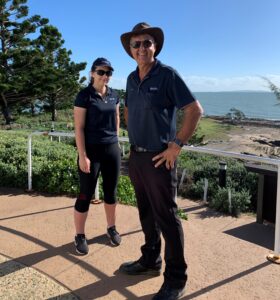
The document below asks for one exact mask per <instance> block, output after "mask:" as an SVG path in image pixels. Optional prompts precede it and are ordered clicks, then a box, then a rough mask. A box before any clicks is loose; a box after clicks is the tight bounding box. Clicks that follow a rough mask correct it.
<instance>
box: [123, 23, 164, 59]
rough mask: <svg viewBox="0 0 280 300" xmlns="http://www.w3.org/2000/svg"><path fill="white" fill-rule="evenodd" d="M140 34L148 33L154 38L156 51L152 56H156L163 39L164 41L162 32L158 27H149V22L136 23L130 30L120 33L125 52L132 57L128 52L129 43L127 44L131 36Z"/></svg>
mask: <svg viewBox="0 0 280 300" xmlns="http://www.w3.org/2000/svg"><path fill="white" fill-rule="evenodd" d="M140 34H149V35H151V36H152V37H153V38H154V39H155V42H156V52H155V55H154V57H156V56H157V55H158V54H159V53H160V51H161V48H162V45H163V41H164V34H163V31H162V30H161V29H160V28H159V27H151V26H150V25H149V24H147V23H145V22H141V23H138V24H136V25H135V26H134V27H133V29H132V31H130V32H126V33H123V34H122V35H121V42H122V45H123V47H124V49H125V51H126V52H127V54H128V55H129V56H131V57H132V55H131V52H130V44H129V43H130V39H131V37H132V36H134V35H140Z"/></svg>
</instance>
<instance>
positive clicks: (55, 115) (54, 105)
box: [51, 96, 57, 122]
mask: <svg viewBox="0 0 280 300" xmlns="http://www.w3.org/2000/svg"><path fill="white" fill-rule="evenodd" d="M51 111H52V121H53V122H55V121H56V117H57V111H56V101H55V96H54V97H52V99H51Z"/></svg>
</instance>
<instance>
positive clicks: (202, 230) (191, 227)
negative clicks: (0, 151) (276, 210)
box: [0, 188, 280, 300]
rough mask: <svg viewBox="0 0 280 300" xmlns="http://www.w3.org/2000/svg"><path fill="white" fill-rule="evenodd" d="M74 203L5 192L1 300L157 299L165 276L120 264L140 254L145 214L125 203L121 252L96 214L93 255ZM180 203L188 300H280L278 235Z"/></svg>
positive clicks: (0, 221) (97, 210)
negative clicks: (128, 270) (77, 233)
mask: <svg viewBox="0 0 280 300" xmlns="http://www.w3.org/2000/svg"><path fill="white" fill-rule="evenodd" d="M73 204H74V199H71V198H68V197H53V196H45V195H36V194H25V193H24V192H22V191H19V190H11V189H9V190H8V189H3V188H1V189H0V207H1V213H0V254H1V255H0V276H1V279H0V299H36V300H37V299H114V300H118V299H147V300H148V299H151V297H152V296H153V294H154V293H155V292H156V291H157V290H158V288H159V287H160V285H161V284H162V276H160V277H156V278H149V277H145V276H135V277H130V276H126V275H123V274H120V273H119V272H118V267H119V265H120V264H121V263H122V262H124V261H128V260H134V259H136V258H138V257H139V255H140V251H139V248H140V245H141V244H142V243H143V235H142V233H141V228H140V224H139V221H138V214H137V209H136V208H134V207H129V206H123V205H119V207H118V230H119V231H120V232H121V234H122V236H123V242H122V244H121V246H119V247H111V246H110V245H109V243H108V240H107V237H106V235H105V228H106V223H105V217H104V211H103V205H102V204H99V205H92V206H91V208H90V213H89V218H88V223H87V237H88V239H89V248H90V253H89V254H88V255H86V256H78V255H77V254H76V253H75V251H74V245H73V219H72V217H73ZM179 205H180V207H182V208H183V209H184V210H185V211H186V212H187V213H188V216H189V220H188V221H183V227H184V231H185V238H186V258H187V261H188V265H189V269H188V274H189V281H188V292H187V296H186V297H185V298H184V299H213V300H214V299H215V300H219V299H223V300H224V299H227V300H228V299H238V300H240V299H246V300H248V299H270V300H273V299H275V300H276V299H279V297H280V296H279V295H280V286H279V278H280V266H279V265H275V264H272V263H270V262H268V261H267V260H266V255H267V254H268V253H269V252H272V249H273V240H274V229H273V227H271V226H265V225H260V224H256V223H255V219H254V218H253V217H251V216H242V217H241V218H238V219H235V218H231V217H228V216H223V215H220V214H218V213H215V212H213V211H211V210H209V209H207V208H206V207H205V206H203V205H201V204H199V203H197V202H192V201H189V200H186V199H181V200H179Z"/></svg>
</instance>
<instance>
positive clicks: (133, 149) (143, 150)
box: [130, 145, 167, 152]
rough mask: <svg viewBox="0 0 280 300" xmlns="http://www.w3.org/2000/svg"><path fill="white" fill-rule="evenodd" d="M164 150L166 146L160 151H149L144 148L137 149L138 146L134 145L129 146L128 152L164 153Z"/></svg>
mask: <svg viewBox="0 0 280 300" xmlns="http://www.w3.org/2000/svg"><path fill="white" fill-rule="evenodd" d="M166 148H167V145H166V147H165V148H164V149H162V150H160V151H155V150H149V149H146V148H143V147H139V146H136V145H131V146H130V150H132V151H134V152H161V151H164V150H165V149H166Z"/></svg>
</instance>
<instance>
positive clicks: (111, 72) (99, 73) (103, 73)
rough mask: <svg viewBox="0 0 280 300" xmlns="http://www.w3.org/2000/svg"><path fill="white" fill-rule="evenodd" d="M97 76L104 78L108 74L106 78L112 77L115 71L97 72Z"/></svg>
mask: <svg viewBox="0 0 280 300" xmlns="http://www.w3.org/2000/svg"><path fill="white" fill-rule="evenodd" d="M95 72H96V74H97V75H99V76H103V75H105V74H106V76H108V77H110V76H112V74H113V71H112V70H109V71H104V70H95Z"/></svg>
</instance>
